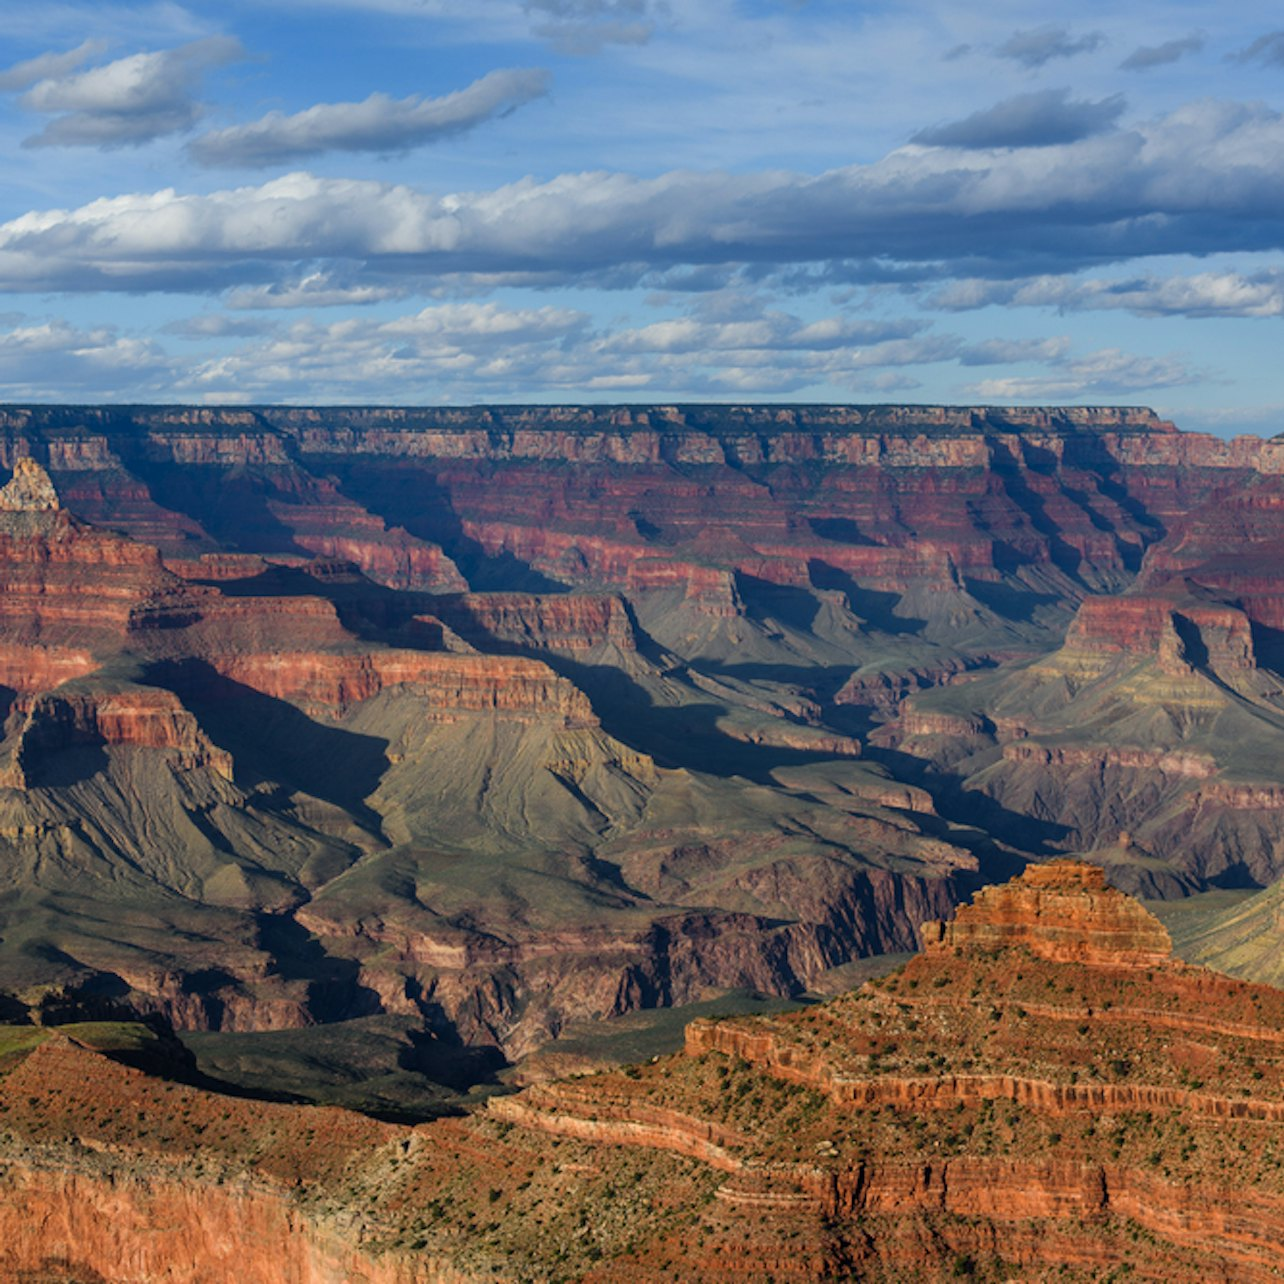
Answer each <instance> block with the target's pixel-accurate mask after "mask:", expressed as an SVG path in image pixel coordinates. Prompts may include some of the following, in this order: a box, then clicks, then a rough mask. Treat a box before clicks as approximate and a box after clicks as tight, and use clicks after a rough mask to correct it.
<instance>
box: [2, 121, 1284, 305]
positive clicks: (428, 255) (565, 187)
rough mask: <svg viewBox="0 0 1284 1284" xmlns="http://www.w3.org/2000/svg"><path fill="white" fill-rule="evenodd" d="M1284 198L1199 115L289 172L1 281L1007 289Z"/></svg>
mask: <svg viewBox="0 0 1284 1284" xmlns="http://www.w3.org/2000/svg"><path fill="white" fill-rule="evenodd" d="M1282 206H1284V115H1281V113H1279V112H1276V111H1273V110H1271V109H1270V108H1268V107H1266V106H1264V105H1261V104H1258V105H1254V106H1241V105H1236V104H1225V103H1215V102H1200V103H1194V104H1189V105H1187V106H1186V107H1183V108H1180V109H1179V110H1177V111H1175V112H1173V113H1171V114H1170V115H1168V116H1166V117H1162V118H1160V119H1158V120H1154V121H1148V122H1145V123H1144V124H1141V125H1138V126H1136V127H1134V128H1131V129H1126V130H1114V131H1111V132H1109V133H1105V134H1100V135H1094V136H1092V137H1090V138H1085V139H1081V140H1079V141H1077V142H1074V143H1067V144H1062V145H1056V146H1048V147H1042V148H1019V149H1012V150H1008V151H998V152H988V151H987V152H979V151H968V150H965V149H947V148H905V149H901V150H898V151H895V152H892V153H890V154H889V155H887V156H886V157H884V158H883V159H882V160H879V161H875V162H873V163H872V164H868V165H852V166H847V167H844V168H841V169H835V170H831V171H829V172H827V173H824V174H819V175H814V176H813V175H806V174H797V173H792V172H788V171H768V172H759V173H750V174H729V173H724V172H694V171H674V172H670V173H667V174H661V175H659V176H657V177H653V178H637V177H633V176H631V175H627V174H620V173H613V172H606V171H593V172H588V173H579V174H563V175H560V176H558V177H555V178H552V179H550V180H548V181H543V182H541V181H538V180H535V179H529V178H528V179H523V180H521V181H519V182H516V183H511V184H507V185H504V186H501V187H498V188H495V189H492V190H489V191H481V192H461V193H454V194H449V195H433V194H428V193H425V192H422V191H419V190H416V189H414V188H411V187H408V186H404V185H394V184H383V183H376V182H369V181H356V180H343V179H328V178H318V177H314V176H311V175H307V174H291V175H286V176H283V177H280V178H275V179H273V180H271V181H269V182H266V183H263V184H261V185H259V186H247V187H239V188H230V189H225V190H222V191H216V192H211V193H208V194H201V195H181V194H179V193H177V192H175V191H173V190H172V189H165V190H162V191H158V192H152V193H149V194H137V195H126V196H119V197H115V198H112V199H104V200H97V201H93V202H90V203H89V204H87V205H83V206H81V207H79V208H77V209H72V210H49V211H33V212H31V213H28V214H25V215H22V216H21V217H19V218H16V219H12V220H10V221H9V222H7V223H3V224H0V288H3V289H9V290H36V289H55V290H56V289H114V290H145V289H169V290H173V289H193V288H199V289H210V290H213V289H227V288H233V287H238V286H261V285H265V284H271V283H272V282H274V281H278V280H288V279H297V278H298V277H299V276H300V275H304V274H306V272H310V271H323V272H329V271H336V270H340V269H341V270H342V272H343V274H344V276H345V279H346V282H347V284H349V285H363V284H376V285H387V284H389V283H390V282H395V283H397V284H399V285H401V286H402V287H409V286H410V285H411V284H412V283H414V284H415V285H416V287H417V288H419V289H428V288H435V287H436V286H438V285H440V284H441V283H442V282H443V281H444V280H446V279H448V278H450V277H451V276H452V275H458V276H466V275H469V274H476V275H480V276H485V277H486V279H487V280H488V281H489V282H490V283H491V284H496V283H500V282H503V281H505V280H508V281H512V282H520V283H522V284H538V283H541V282H542V283H545V284H563V283H570V282H583V281H593V282H595V283H596V282H598V281H600V280H602V279H611V280H614V281H615V282H616V283H617V284H621V285H623V284H626V283H628V282H630V281H632V282H635V283H636V282H637V281H641V280H646V279H648V277H650V276H652V275H653V274H655V273H663V272H666V271H669V270H671V269H674V268H679V267H682V266H684V265H685V266H692V267H697V268H698V267H702V266H709V265H717V264H722V265H726V264H748V265H751V266H754V267H755V268H757V269H762V270H771V271H775V270H778V269H780V268H782V267H788V266H790V265H811V266H814V267H816V268H817V269H818V270H823V271H826V272H833V276H832V278H831V279H833V280H835V281H837V280H842V279H847V280H849V281H850V280H859V279H861V274H862V273H866V274H867V279H893V280H894V279H897V277H898V273H901V274H907V275H909V276H911V277H914V276H917V277H918V278H919V279H931V278H935V279H943V278H948V277H972V276H997V277H1008V278H1012V277H1016V276H1029V275H1034V274H1035V273H1036V272H1042V273H1058V272H1065V271H1068V270H1075V269H1078V268H1082V267H1085V266H1092V265H1097V264H1102V263H1106V262H1111V261H1120V260H1123V259H1127V258H1130V257H1136V256H1148V255H1164V254H1175V253H1190V254H1202V253H1209V252H1214V251H1218V252H1235V251H1246V250H1266V249H1276V248H1281V247H1284V227H1282V226H1281V223H1280V220H1279V217H1278V211H1279V209H1280V208H1281V207H1282ZM305 269H306V271H305ZM880 274H881V275H880Z"/></svg>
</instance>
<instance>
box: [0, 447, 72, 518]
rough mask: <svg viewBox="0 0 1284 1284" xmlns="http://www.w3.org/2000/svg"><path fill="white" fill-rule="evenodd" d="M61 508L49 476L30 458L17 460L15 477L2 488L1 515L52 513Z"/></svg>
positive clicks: (0, 495) (0, 489) (14, 469)
mask: <svg viewBox="0 0 1284 1284" xmlns="http://www.w3.org/2000/svg"><path fill="white" fill-rule="evenodd" d="M59 507H60V505H59V503H58V492H57V491H56V490H55V489H54V484H53V482H52V481H50V480H49V474H48V473H47V472H45V470H44V469H43V468H41V466H40V465H39V464H38V463H37V462H36V461H35V460H34V459H32V458H31V457H30V456H27V455H24V456H22V457H20V458H19V459H16V460H15V461H14V465H13V476H12V477H11V478H10V479H9V481H8V482H7V483H6V484H5V486H4V487H2V488H0V513H52V512H56V511H57V510H58V508H59Z"/></svg>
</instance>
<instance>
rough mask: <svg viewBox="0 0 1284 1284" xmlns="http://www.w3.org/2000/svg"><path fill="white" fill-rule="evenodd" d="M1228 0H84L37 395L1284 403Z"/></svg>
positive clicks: (1261, 104)
mask: <svg viewBox="0 0 1284 1284" xmlns="http://www.w3.org/2000/svg"><path fill="white" fill-rule="evenodd" d="M1255 8H1256V7H1255V6H1239V7H1236V8H1235V9H1233V10H1231V11H1229V12H1228V11H1227V10H1226V9H1225V8H1216V7H1214V6H1213V5H1212V4H1209V3H1202V2H1201V3H1195V2H1193V0H1165V2H1164V3H1154V2H1153V0H1152V2H1150V3H1147V0H1141V3H1138V4H1136V5H1134V6H1132V7H1131V8H1130V10H1129V11H1128V12H1127V13H1126V14H1121V13H1120V12H1119V7H1118V6H1116V5H1113V4H1112V5H1105V4H1100V3H1096V2H1095V0H1087V2H1086V3H1081V4H1079V5H1077V6H1075V7H1074V9H1073V11H1072V16H1069V17H1068V16H1067V10H1066V8H1065V6H1059V5H1058V6H1053V5H1050V4H1038V3H1021V4H1004V3H992V4H989V5H986V6H984V7H983V11H982V7H978V6H975V5H962V4H957V3H934V2H931V0H910V2H909V3H898V4H883V5H878V4H859V3H830V2H825V0H667V3H666V2H664V0H306V2H305V0H220V2H219V3H212V2H204V0H202V2H195V0H193V2H191V3H179V2H177V0H157V2H154V3H152V2H149V3H136V2H133V3H111V2H110V0H96V2H94V3H79V2H78V0H49V2H48V3H45V4H41V5H34V4H30V5H22V6H17V7H16V9H12V10H11V11H10V12H7V13H6V15H5V23H4V34H3V37H2V39H0V69H2V70H0V150H2V152H3V164H4V166H5V176H6V179H7V181H6V182H5V183H4V184H3V186H2V187H0V193H2V195H0V203H2V207H0V290H2V291H3V297H0V397H2V398H4V399H6V400H10V401H20V400H65V401H69V400H106V401H184V402H216V403H217V402H244V401H251V402H264V401H284V402H304V403H307V402H366V401H374V402H391V403H433V402H441V403H461V402H477V401H546V402H547V401H628V400H634V401H673V400H707V399H715V400H733V401H748V400H753V401H770V400H783V401H813V400H820V401H927V402H941V401H944V402H973V401H983V402H1001V403H1013V402H1015V403H1030V402H1050V403H1065V402H1090V403H1129V404H1148V405H1154V406H1156V407H1157V408H1159V409H1160V410H1162V411H1164V412H1165V413H1169V414H1171V415H1172V416H1173V417H1174V418H1176V419H1177V420H1178V422H1179V423H1182V424H1183V425H1185V426H1190V427H1199V428H1210V429H1212V430H1214V431H1217V432H1222V433H1228V434H1229V433H1234V432H1237V431H1257V432H1262V431H1267V432H1274V431H1278V430H1279V429H1280V428H1281V427H1284V425H1281V424H1279V423H1277V420H1278V419H1279V418H1280V412H1281V410H1282V409H1284V388H1282V387H1281V384H1280V374H1279V357H1278V353H1279V346H1280V345H1279V341H1278V335H1279V327H1280V319H1281V316H1282V315H1284V253H1282V251H1284V29H1276V28H1273V27H1272V25H1271V23H1270V21H1269V20H1268V19H1263V18H1258V17H1255V16H1254V9H1255Z"/></svg>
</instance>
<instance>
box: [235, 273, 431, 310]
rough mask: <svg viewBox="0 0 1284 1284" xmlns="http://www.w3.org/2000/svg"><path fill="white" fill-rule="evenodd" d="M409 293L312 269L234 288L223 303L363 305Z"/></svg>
mask: <svg viewBox="0 0 1284 1284" xmlns="http://www.w3.org/2000/svg"><path fill="white" fill-rule="evenodd" d="M407 293H408V291H407V289H406V288H405V287H404V286H395V285H353V284H351V283H345V282H344V281H343V280H342V279H340V278H339V277H336V276H333V275H331V274H330V273H328V272H310V273H309V274H308V275H307V276H303V277H299V278H298V279H296V280H292V281H281V282H277V283H275V284H272V285H255V286H244V287H242V288H241V289H239V290H231V291H229V292H228V294H227V296H226V297H225V298H224V300H223V303H224V305H225V306H227V307H229V308H236V309H242V310H245V309H253V308H271V309H278V308H336V307H354V306H355V307H362V306H364V305H366V304H370V303H384V302H386V301H387V300H389V299H403V298H405V297H406V294H407Z"/></svg>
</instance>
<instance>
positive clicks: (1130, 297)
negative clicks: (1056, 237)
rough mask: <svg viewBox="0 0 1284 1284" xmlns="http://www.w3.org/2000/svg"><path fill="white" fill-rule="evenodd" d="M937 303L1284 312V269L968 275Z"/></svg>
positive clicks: (1212, 313)
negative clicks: (1118, 276) (1112, 275)
mask: <svg viewBox="0 0 1284 1284" xmlns="http://www.w3.org/2000/svg"><path fill="white" fill-rule="evenodd" d="M930 302H931V304H932V305H933V306H934V307H938V308H944V309H946V310H948V311H965V310H967V309H971V308H982V307H987V306H992V305H994V306H999V307H1051V308H1057V309H1058V310H1060V311H1065V312H1085V311H1098V310H1120V311H1126V312H1131V313H1133V314H1134V315H1136V316H1148V317H1158V316H1184V317H1278V316H1284V270H1281V269H1268V270H1265V271H1262V272H1255V273H1252V274H1251V275H1242V274H1240V273H1238V272H1200V273H1196V274H1194V275H1190V276H1170V277H1156V276H1136V277H1129V278H1127V279H1124V280H1109V279H1102V278H1095V279H1088V280H1077V279H1075V278H1072V277H1065V276H1038V277H1033V278H1031V279H1029V280H1023V281H987V280H964V281H955V282H951V283H950V284H949V285H947V286H943V287H942V288H941V289H939V290H937V291H936V292H935V293H933V294H932V296H931V298H930Z"/></svg>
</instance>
